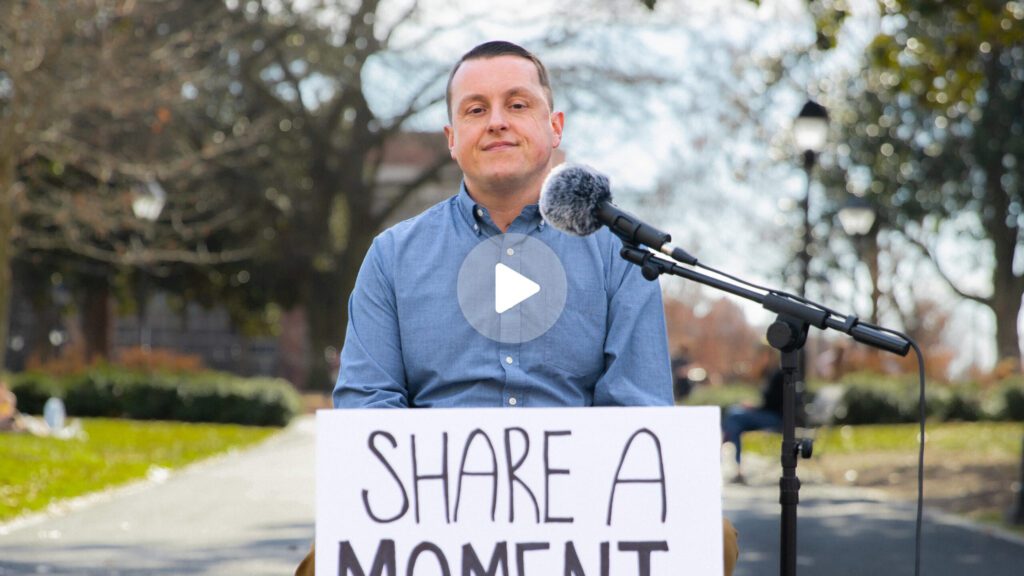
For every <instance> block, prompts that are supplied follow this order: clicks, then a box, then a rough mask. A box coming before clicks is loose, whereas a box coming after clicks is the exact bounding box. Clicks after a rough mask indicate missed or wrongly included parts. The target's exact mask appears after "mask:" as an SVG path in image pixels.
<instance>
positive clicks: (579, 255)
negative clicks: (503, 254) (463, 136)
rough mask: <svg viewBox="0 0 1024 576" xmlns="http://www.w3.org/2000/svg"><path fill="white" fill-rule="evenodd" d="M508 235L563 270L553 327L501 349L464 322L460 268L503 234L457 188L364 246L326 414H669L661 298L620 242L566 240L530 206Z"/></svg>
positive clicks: (607, 237)
mask: <svg viewBox="0 0 1024 576" xmlns="http://www.w3.org/2000/svg"><path fill="white" fill-rule="evenodd" d="M507 232H509V233H518V234H523V235H528V236H530V237H532V238H536V239H538V240H540V241H542V242H544V243H545V244H547V245H548V246H549V247H550V248H551V249H552V250H553V251H554V252H555V254H557V255H558V257H559V259H560V260H561V262H562V265H563V267H564V268H565V272H566V282H567V288H568V293H567V296H566V303H565V309H564V310H563V311H562V313H561V316H559V318H558V320H557V321H556V322H555V324H554V325H553V326H552V327H551V328H550V329H549V330H548V331H547V332H545V333H544V334H543V335H541V336H540V337H538V338H535V339H533V340H530V341H528V342H524V343H502V342H497V341H494V340H491V339H489V338H487V337H485V336H483V335H481V334H480V333H478V332H477V331H476V330H474V329H473V327H472V326H471V325H470V324H469V322H467V321H466V319H465V317H464V316H463V314H462V311H461V310H460V308H459V303H458V298H457V280H458V274H459V268H460V266H461V264H462V261H463V259H464V258H465V257H466V255H467V254H469V252H470V250H472V249H473V248H474V247H475V246H476V245H477V244H478V243H479V242H481V241H482V240H485V239H487V238H489V237H491V236H493V235H496V234H501V233H502V232H501V230H499V229H498V228H497V226H495V224H494V222H493V221H492V220H491V218H490V216H489V214H488V212H487V209H486V208H484V207H483V206H481V205H479V204H476V203H475V202H474V201H473V199H472V198H471V197H470V196H469V194H468V193H467V192H466V188H465V185H463V186H462V189H461V190H460V192H459V194H458V195H457V196H454V197H452V198H450V199H448V200H446V201H444V202H441V203H440V204H437V205H435V206H434V207H432V208H430V209H428V210H427V211H425V212H423V213H422V214H420V215H419V216H417V217H415V218H412V219H410V220H406V221H405V222H402V223H400V224H397V225H395V226H393V227H392V228H389V229H388V230H386V231H384V232H383V233H381V234H380V235H379V236H377V238H375V239H374V242H373V244H372V246H371V247H370V250H369V251H368V252H367V254H366V257H365V259H364V260H363V264H362V267H361V268H360V270H359V276H358V278H357V280H356V284H355V288H354V289H353V292H352V296H351V298H350V299H349V307H348V327H347V331H346V335H345V346H344V348H343V350H342V353H341V370H340V372H339V373H338V381H337V384H336V386H335V388H334V405H335V406H336V407H338V408H361V407H498V406H507V407H537V406H590V405H600V406H661V405H671V404H672V388H671V386H672V385H671V372H670V367H669V358H668V345H667V341H666V333H665V316H664V310H663V308H662V301H661V291H660V289H659V287H658V283H657V282H648V281H647V280H645V279H644V278H643V277H642V276H641V274H640V269H639V268H637V267H636V266H634V265H632V264H630V263H628V262H626V261H624V260H622V258H620V257H619V254H618V252H619V249H620V248H621V242H620V241H619V239H618V238H617V237H615V236H614V235H613V234H612V233H611V232H609V231H608V230H607V229H605V228H602V229H601V230H600V231H599V232H598V233H596V234H592V235H590V236H587V237H583V238H579V237H575V236H571V235H568V234H565V233H563V232H561V231H559V230H556V229H554V228H553V227H552V226H550V225H548V224H547V223H546V222H545V221H544V220H543V219H542V218H541V215H540V211H539V209H538V208H537V206H536V205H530V206H527V207H525V208H524V209H523V211H522V212H521V213H520V215H519V216H518V217H517V218H516V219H515V221H514V222H512V225H511V226H510V227H509V229H508V230H507ZM509 360H511V362H510V361H509Z"/></svg>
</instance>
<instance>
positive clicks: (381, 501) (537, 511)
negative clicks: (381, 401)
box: [316, 407, 722, 576]
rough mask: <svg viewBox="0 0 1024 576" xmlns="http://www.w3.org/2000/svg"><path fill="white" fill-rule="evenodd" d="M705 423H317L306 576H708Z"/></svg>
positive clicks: (713, 418) (402, 414)
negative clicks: (310, 564) (312, 546)
mask: <svg viewBox="0 0 1024 576" xmlns="http://www.w3.org/2000/svg"><path fill="white" fill-rule="evenodd" d="M720 434H721V432H720V429H719V411H718V409H717V408H714V407H692V408H564V409H563V408H538V409H511V410H510V409H454V410H440V409H433V410H323V411H320V412H318V413H317V459H316V467H317V470H316V481H317V490H316V511H317V514H316V573H317V574H318V575H320V576H334V575H338V576H463V575H467V574H469V575H472V576H484V575H489V576H513V575H514V576H562V575H572V576H633V575H636V576H669V575H677V574H687V575H707V576H711V575H714V576H718V575H720V574H721V573H722V499H721V472H720V464H721V463H720V460H719V458H720V448H719V447H720V442H721V440H720V438H721V436H720Z"/></svg>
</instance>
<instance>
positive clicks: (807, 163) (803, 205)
mask: <svg viewBox="0 0 1024 576" xmlns="http://www.w3.org/2000/svg"><path fill="white" fill-rule="evenodd" d="M793 137H794V139H795V140H796V145H797V148H798V150H800V153H801V155H802V156H803V163H804V174H805V176H806V186H807V187H806V189H805V191H804V197H803V198H802V199H801V200H800V211H801V212H802V213H803V217H804V228H803V242H801V244H800V254H799V259H800V292H799V294H800V296H801V297H806V296H807V280H808V278H809V277H810V269H811V251H810V247H811V242H812V241H813V239H812V236H811V211H810V206H811V202H810V200H811V182H812V180H813V175H814V166H815V164H817V162H818V154H820V153H821V151H822V149H823V148H824V147H825V140H826V138H827V137H828V111H827V110H825V107H824V106H822V105H821V104H818V103H817V102H815V101H814V100H808V101H807V102H806V103H805V104H804V106H803V108H801V109H800V114H799V115H797V117H796V120H794V121H793Z"/></svg>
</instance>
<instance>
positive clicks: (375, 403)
mask: <svg viewBox="0 0 1024 576" xmlns="http://www.w3.org/2000/svg"><path fill="white" fill-rule="evenodd" d="M382 238H383V237H377V239H375V240H374V242H373V244H372V245H371V246H370V249H369V251H367V253H366V257H365V258H364V259H363V264H362V266H361V267H360V268H359V275H358V276H357V278H356V283H355V287H354V288H353V289H352V295H351V296H350V297H349V301H348V326H347V327H346V330H345V345H344V346H343V347H342V350H341V368H340V370H339V371H338V381H337V382H336V383H335V386H334V407H335V408H405V407H408V405H409V400H408V392H407V388H406V380H405V366H404V363H403V360H402V345H401V336H400V334H399V329H398V313H397V306H396V300H395V290H394V284H393V282H392V279H393V277H394V276H393V274H392V271H393V268H394V266H393V264H394V259H393V255H392V254H389V252H388V250H387V248H386V242H385V241H384V240H382Z"/></svg>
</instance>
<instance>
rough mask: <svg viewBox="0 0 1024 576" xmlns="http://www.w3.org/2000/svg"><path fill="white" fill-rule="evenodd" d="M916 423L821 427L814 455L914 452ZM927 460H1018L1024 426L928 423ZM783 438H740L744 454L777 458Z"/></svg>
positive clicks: (756, 434)
mask: <svg viewBox="0 0 1024 576" xmlns="http://www.w3.org/2000/svg"><path fill="white" fill-rule="evenodd" d="M918 427H919V426H918V425H917V424H889V425H876V426H836V427H826V428H820V429H819V430H818V431H817V436H816V437H815V440H814V454H815V457H817V456H818V455H822V456H828V455H850V454H865V453H914V454H916V451H917V446H918V444H917V436H918ZM925 434H926V440H927V441H926V443H925V449H926V450H925V452H926V456H925V457H926V458H927V457H928V456H930V455H932V456H935V457H942V456H944V455H954V456H955V455H963V454H971V455H975V456H987V457H991V458H1002V457H1010V458H1013V457H1016V458H1017V459H1018V460H1017V461H1018V462H1019V461H1020V460H1019V458H1020V451H1021V438H1022V436H1024V426H1021V425H1020V424H1017V423H1013V422H945V423H934V424H933V423H929V424H927V426H926V428H925ZM781 443H782V436H781V435H779V434H773V433H764V432H753V433H749V434H745V435H744V436H743V451H744V452H746V451H748V450H749V451H750V452H751V453H753V454H763V455H766V456H777V455H778V453H779V450H780V447H781Z"/></svg>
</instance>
